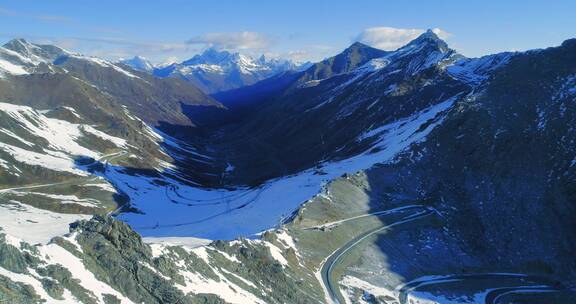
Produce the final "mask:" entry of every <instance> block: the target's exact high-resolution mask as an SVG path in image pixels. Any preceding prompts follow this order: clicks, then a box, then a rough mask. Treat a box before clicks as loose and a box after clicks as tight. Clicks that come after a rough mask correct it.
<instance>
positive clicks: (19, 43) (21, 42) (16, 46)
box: [3, 38, 36, 52]
mask: <svg viewBox="0 0 576 304" xmlns="http://www.w3.org/2000/svg"><path fill="white" fill-rule="evenodd" d="M3 47H4V48H7V49H9V50H12V51H15V52H22V51H29V50H30V49H31V48H34V47H36V45H34V44H32V43H30V42H28V41H27V40H26V39H24V38H16V39H12V40H10V41H8V42H6V43H5V44H4V45H3Z"/></svg>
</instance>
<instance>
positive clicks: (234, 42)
mask: <svg viewBox="0 0 576 304" xmlns="http://www.w3.org/2000/svg"><path fill="white" fill-rule="evenodd" d="M187 42H188V44H205V45H207V46H209V47H215V48H218V49H226V50H254V49H259V50H263V49H267V48H268V47H270V45H271V39H270V38H269V37H268V36H266V35H263V34H261V33H257V32H231V33H207V34H204V35H201V36H197V37H193V38H191V39H190V40H188V41H187Z"/></svg>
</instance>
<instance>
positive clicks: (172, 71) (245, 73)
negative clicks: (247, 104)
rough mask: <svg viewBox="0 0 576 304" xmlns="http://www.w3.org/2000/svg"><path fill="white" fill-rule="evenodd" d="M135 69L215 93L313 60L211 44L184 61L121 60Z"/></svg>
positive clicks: (306, 65)
mask: <svg viewBox="0 0 576 304" xmlns="http://www.w3.org/2000/svg"><path fill="white" fill-rule="evenodd" d="M119 63H122V64H125V65H128V66H130V67H132V68H133V69H135V70H139V71H144V72H149V73H152V74H154V75H155V76H157V77H178V78H182V79H185V80H187V81H190V82H191V83H193V84H194V85H196V86H197V87H198V88H200V89H201V90H203V91H204V92H206V93H207V94H212V93H216V92H221V91H226V90H230V89H236V88H239V87H243V86H246V85H251V84H254V83H256V82H258V81H260V80H264V79H266V78H269V77H271V76H274V75H276V74H280V73H282V72H286V71H299V70H303V69H306V68H307V67H308V66H310V65H311V63H309V62H307V63H295V62H293V61H291V60H287V59H278V58H267V57H266V56H264V55H262V56H260V57H258V58H253V57H251V56H248V55H244V54H240V53H231V52H228V51H219V50H216V49H214V48H209V49H207V50H205V51H204V52H203V53H201V54H198V55H196V56H194V57H192V58H191V59H188V60H185V61H183V62H181V63H172V64H168V65H160V66H154V65H152V64H151V63H150V62H149V61H147V60H146V59H145V58H143V57H139V56H136V57H134V58H132V59H127V60H121V61H120V62H119Z"/></svg>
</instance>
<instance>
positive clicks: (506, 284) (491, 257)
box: [367, 41, 576, 303]
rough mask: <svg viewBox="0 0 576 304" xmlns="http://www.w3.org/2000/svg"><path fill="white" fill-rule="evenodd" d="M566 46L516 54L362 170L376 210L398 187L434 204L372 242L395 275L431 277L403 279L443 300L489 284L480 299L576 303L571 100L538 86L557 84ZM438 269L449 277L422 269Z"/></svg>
mask: <svg viewBox="0 0 576 304" xmlns="http://www.w3.org/2000/svg"><path fill="white" fill-rule="evenodd" d="M575 49H576V43H575V42H574V41H571V42H565V43H564V44H563V46H562V47H560V48H553V49H548V50H545V51H541V52H533V53H527V54H525V55H523V56H518V57H516V58H515V59H514V60H513V61H512V62H511V63H510V64H509V65H508V66H506V67H505V68H504V69H502V70H500V71H499V73H498V74H496V75H495V77H494V79H493V80H492V81H491V84H490V85H489V86H488V87H487V90H486V92H485V93H484V94H482V96H480V97H479V98H478V99H477V100H475V101H474V102H473V103H467V104H465V103H462V104H461V105H460V106H461V107H460V111H458V112H453V113H452V115H451V116H450V117H449V118H447V119H446V120H445V122H444V123H443V124H442V125H440V126H439V127H437V128H436V129H435V130H434V131H433V132H432V133H431V134H430V135H429V136H428V139H427V141H426V142H424V143H422V144H421V145H418V146H415V147H412V151H410V153H406V154H405V155H403V156H402V157H401V158H400V161H398V162H396V163H394V164H390V165H383V166H380V167H378V168H374V169H371V170H368V171H367V176H368V177H367V180H368V183H369V185H368V186H369V189H371V192H370V197H371V205H372V206H371V208H372V210H373V211H376V210H382V209H388V208H390V207H393V206H396V205H397V204H399V203H402V202H401V201H399V200H397V199H396V198H395V197H397V196H398V195H400V196H402V197H410V198H411V200H412V201H413V202H417V203H419V204H424V205H427V206H430V207H432V208H434V209H435V210H437V213H436V214H435V215H434V216H433V217H431V218H429V219H427V220H426V221H421V223H419V224H417V225H416V223H415V224H414V225H406V226H404V227H397V228H395V229H393V230H392V231H390V232H388V233H385V234H384V233H383V234H381V235H380V236H379V237H378V239H377V240H376V241H375V244H376V245H377V246H378V248H379V251H380V252H381V253H383V254H384V255H385V257H386V258H387V263H388V267H389V270H390V271H391V272H393V273H394V274H396V275H398V276H399V277H400V278H401V281H402V282H403V283H407V282H410V281H413V280H416V279H418V278H421V279H423V280H424V281H426V282H428V283H430V284H428V285H427V286H424V285H419V284H418V282H414V283H412V284H410V285H409V286H411V287H414V288H415V290H416V291H426V292H431V293H434V294H441V295H448V296H449V298H452V299H454V298H456V297H458V296H468V297H469V296H470V295H471V294H473V293H477V292H481V291H485V290H488V289H492V291H490V292H488V293H487V296H486V299H487V301H488V303H576V292H575V291H574V282H576V260H575V259H574V252H576V247H575V246H576V245H575V244H576V243H574V242H573V240H574V239H576V216H575V214H576V213H575V210H576V205H574V202H575V201H576V188H575V185H576V171H575V170H576V169H575V168H573V167H572V165H571V160H572V159H573V151H574V149H575V148H576V147H575V146H574V143H575V142H576V141H575V140H576V139H575V137H574V136H575V134H574V132H571V131H569V130H568V129H567V128H566V126H572V125H575V124H576V108H575V107H574V106H573V101H574V100H573V97H570V96H568V95H566V94H563V95H555V94H557V93H555V91H554V89H550V90H543V89H542V88H543V87H548V88H555V87H556V88H557V89H562V83H558V79H566V78H567V77H570V75H573V73H574V71H575V68H574V63H575V62H576V60H575V59H576V58H575V57H574V56H575V54H576V52H574V50H575ZM539 109H540V110H539ZM542 109H545V110H542ZM539 111H546V123H545V126H542V124H541V123H540V124H539V122H538V117H539V114H538V112H539ZM568 151H572V152H568ZM487 273H497V274H487ZM510 274H515V275H514V276H511V275H510ZM438 275H444V276H448V277H447V278H443V279H451V280H454V279H455V280H457V281H451V282H441V281H439V280H437V279H433V278H431V277H428V278H423V277H425V276H438ZM419 286H420V287H419ZM405 290H406V291H407V289H405ZM530 290H532V291H530ZM469 299H470V300H472V298H470V297H469ZM472 301H473V300H472ZM491 301H494V302H491Z"/></svg>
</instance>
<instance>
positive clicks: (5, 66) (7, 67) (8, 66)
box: [0, 59, 28, 76]
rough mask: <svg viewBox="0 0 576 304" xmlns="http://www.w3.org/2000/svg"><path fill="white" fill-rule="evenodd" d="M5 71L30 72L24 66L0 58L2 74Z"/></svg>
mask: <svg viewBox="0 0 576 304" xmlns="http://www.w3.org/2000/svg"><path fill="white" fill-rule="evenodd" d="M2 72H4V73H8V74H12V75H25V74H28V71H26V70H25V69H24V67H22V66H19V65H15V64H13V63H11V62H9V61H6V60H3V59H0V76H1V75H2V74H3V73H2Z"/></svg>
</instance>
